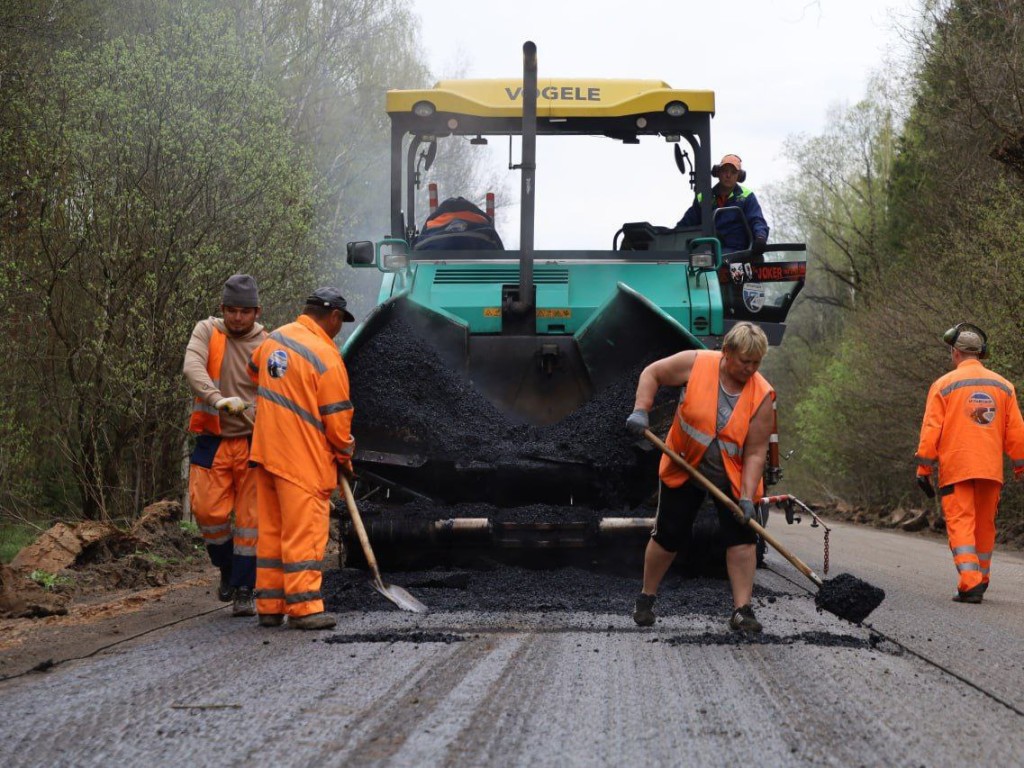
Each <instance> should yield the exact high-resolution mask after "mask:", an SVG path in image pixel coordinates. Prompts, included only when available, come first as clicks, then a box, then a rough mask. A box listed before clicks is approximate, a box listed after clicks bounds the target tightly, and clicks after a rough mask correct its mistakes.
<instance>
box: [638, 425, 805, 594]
mask: <svg viewBox="0 0 1024 768" xmlns="http://www.w3.org/2000/svg"><path fill="white" fill-rule="evenodd" d="M644 437H646V438H647V439H648V440H650V441H651V442H652V443H653V444H654V445H656V446H657V447H658V448H659V449H660V450H661V451H662V453H664V454H665V455H666V456H668V457H669V458H670V459H672V461H674V462H675V463H676V464H678V465H679V466H680V467H682V468H683V469H685V470H686V473H687V474H688V475H689V476H690V477H692V478H693V479H694V480H696V481H697V482H698V483H700V484H701V485H703V486H704V487H705V488H707V489H708V491H710V492H711V495H712V496H714V497H715V498H716V499H718V500H719V501H720V502H722V504H724V505H725V508H726V509H728V510H729V511H730V512H732V513H733V515H734V516H735V517H736V519H737V520H739V521H740V522H741V523H742V522H744V517H743V510H742V509H740V507H739V505H738V504H737V503H736V502H735V501H733V500H732V499H730V498H729V497H728V496H727V495H726V494H725V493H723V492H722V489H721V488H719V487H718V486H717V485H715V484H714V483H712V482H711V481H710V480H708V479H707V478H706V477H704V475H702V474H701V473H700V472H698V471H697V470H696V469H695V468H694V467H692V466H690V463H689V462H688V461H687V460H686V459H684V458H683V457H682V456H680V455H679V454H678V453H676V452H675V451H673V450H672V449H671V448H669V447H668V446H667V445H665V443H663V442H662V441H661V440H659V439H658V436H657V435H655V434H654V433H653V432H651V430H649V429H645V430H644ZM746 524H747V525H749V526H750V527H751V528H753V529H754V532H755V533H757V535H758V536H760V537H761V538H762V539H764V540H765V541H766V542H768V543H769V544H771V545H772V547H774V548H775V549H776V550H778V553H779V554H780V555H782V556H783V557H784V558H786V559H787V560H789V562H791V563H792V564H793V565H794V566H795V567H796V569H797V570H798V571H800V573H802V574H803V575H804V576H806V577H807V578H808V579H810V580H811V581H813V582H814V584H815V586H818V587H820V586H821V585H822V584H824V582H823V581H822V580H821V577H819V576H818V574H816V573H815V572H814V571H812V570H811V569H810V567H809V566H808V565H807V564H806V563H804V562H803V561H802V560H801V559H800V558H798V557H797V556H796V555H794V554H793V553H792V552H790V551H789V550H788V549H786V548H785V547H784V546H782V544H780V543H779V542H778V540H776V538H775V537H774V536H772V535H771V534H770V533H768V531H766V530H765V529H764V526H763V525H761V524H760V523H759V522H757V520H747V521H746Z"/></svg>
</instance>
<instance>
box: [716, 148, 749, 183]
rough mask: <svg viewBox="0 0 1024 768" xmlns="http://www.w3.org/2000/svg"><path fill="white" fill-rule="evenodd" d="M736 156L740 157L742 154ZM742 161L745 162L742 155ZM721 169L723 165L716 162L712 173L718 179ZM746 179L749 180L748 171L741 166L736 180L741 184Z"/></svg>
mask: <svg viewBox="0 0 1024 768" xmlns="http://www.w3.org/2000/svg"><path fill="white" fill-rule="evenodd" d="M736 157H740V156H739V155H736ZM740 162H743V158H742V157H740ZM721 170H722V166H721V165H719V164H718V163H715V164H714V165H712V166H711V175H712V176H714V177H715V178H716V179H717V178H718V172H719V171H721ZM746 180H747V172H746V171H744V170H743V169H742V168H741V169H740V172H739V174H738V175H737V176H736V181H738V182H739V183H740V184H742V183H743V182H744V181H746Z"/></svg>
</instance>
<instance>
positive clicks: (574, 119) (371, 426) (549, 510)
mask: <svg viewBox="0 0 1024 768" xmlns="http://www.w3.org/2000/svg"><path fill="white" fill-rule="evenodd" d="M386 109H387V113H388V115H389V117H390V120H391V167H390V184H391V195H390V232H389V234H388V235H387V236H386V237H382V238H381V239H379V240H378V241H376V242H372V241H360V242H354V243H349V245H348V263H349V265H351V266H352V267H355V268H361V269H375V270H379V271H380V272H381V273H382V281H381V287H380V294H379V300H378V304H377V306H376V307H375V308H374V309H373V310H372V311H371V312H370V314H369V315H368V316H367V317H366V318H365V320H364V321H363V322H362V323H361V324H360V325H359V326H358V327H357V328H356V329H355V330H354V332H353V333H352V334H351V336H350V337H349V338H348V339H347V341H346V343H345V345H344V348H343V355H344V357H345V359H346V363H347V365H348V367H349V370H350V375H351V377H352V392H353V401H354V403H355V406H356V415H355V422H354V433H355V436H356V441H357V452H356V457H355V464H356V468H357V471H358V472H359V473H360V477H361V478H362V479H363V480H364V486H365V485H367V484H377V485H378V487H379V488H381V489H383V492H384V493H385V494H386V495H389V496H391V495H393V496H395V497H401V498H403V499H404V500H409V499H412V500H413V502H414V503H413V504H411V505H409V506H408V507H407V509H414V508H415V509H417V510H418V512H417V514H413V515H407V516H403V515H395V516H391V517H385V519H381V518H380V517H374V516H373V515H370V516H369V517H370V520H369V521H368V522H369V525H370V526H371V536H373V537H375V541H382V542H386V541H389V540H391V541H398V540H406V539H407V540H410V541H419V542H422V540H423V539H424V537H428V538H431V537H432V538H434V539H444V540H446V541H447V540H450V539H455V538H459V537H468V538H470V539H471V540H472V539H473V537H476V538H477V540H480V539H481V537H483V538H488V539H490V540H492V541H493V540H494V539H498V540H500V541H499V543H501V544H502V545H505V544H507V545H510V546H518V547H530V546H546V545H551V546H560V545H561V544H565V543H566V542H570V544H571V545H574V546H575V545H578V546H585V545H586V540H587V539H588V537H593V536H595V535H600V533H601V531H602V530H604V531H605V532H611V531H615V532H621V531H629V530H640V529H643V530H646V528H647V526H649V519H647V518H646V517H645V515H646V513H643V512H633V511H631V510H635V509H636V508H637V507H638V505H641V504H642V503H643V502H644V501H645V500H646V499H649V498H650V496H651V495H652V493H653V491H654V490H655V489H656V487H657V471H656V465H657V462H658V458H659V457H658V456H657V455H656V452H654V451H652V450H651V447H650V445H646V444H644V443H645V441H637V440H635V439H634V438H631V437H630V436H629V435H628V434H626V431H625V429H624V428H623V422H624V419H625V417H626V416H627V415H628V414H629V412H630V410H631V409H632V402H633V399H632V395H633V391H634V390H635V386H636V377H637V375H638V374H639V372H640V370H642V368H643V366H644V365H647V364H649V363H650V362H652V361H653V360H655V359H658V358H659V357H662V356H665V355H667V354H671V353H673V352H678V351H681V350H685V349H701V348H714V347H716V346H717V345H718V344H719V343H720V340H721V338H722V336H723V335H724V334H725V333H726V332H727V331H728V329H729V328H730V327H731V325H732V324H734V323H736V322H738V321H741V320H750V321H752V322H755V323H757V324H758V325H760V326H761V327H762V328H763V329H764V330H765V332H766V333H767V335H768V338H769V341H770V343H772V344H778V343H780V342H781V340H782V338H783V335H784V332H785V321H786V316H787V313H788V312H789V309H790V307H791V306H792V304H793V301H794V299H795V298H796V297H797V295H798V294H799V292H800V290H801V288H802V287H803V284H804V277H805V268H806V259H805V253H804V246H803V245H802V244H770V245H769V247H768V251H767V252H766V254H765V256H764V258H758V259H755V258H753V257H752V254H751V253H750V251H740V252H736V253H730V254H725V255H723V253H722V248H721V244H720V242H719V240H718V238H717V237H716V236H715V221H716V216H715V215H714V211H713V208H712V194H711V184H710V178H711V158H712V154H711V119H712V117H713V115H714V112H715V98H714V94H713V93H712V92H711V91H705V90H678V89H674V88H671V87H670V86H669V85H667V84H666V83H664V82H661V81H657V80H609V79H560V78H545V79H539V78H538V75H537V57H536V49H535V47H534V46H533V44H532V43H527V44H526V45H524V67H523V76H522V79H518V78H516V79H508V80H450V81H442V82H439V83H438V84H437V85H436V86H435V87H434V88H429V89H422V90H393V91H389V92H388V93H387V101H386ZM538 136H540V137H557V138H558V140H559V141H566V142H572V141H574V140H578V139H579V137H605V138H607V139H608V140H609V141H611V142H617V143H619V144H620V145H621V146H622V148H623V151H629V149H630V147H631V145H635V144H637V143H639V142H641V141H658V142H663V143H668V144H670V145H671V147H672V149H671V150H670V151H671V153H672V154H673V155H674V162H675V164H676V165H677V166H678V167H679V170H680V171H682V172H684V173H687V174H688V176H689V179H690V183H691V186H693V188H694V191H695V192H696V193H700V195H701V200H702V205H703V208H704V210H703V217H702V218H703V222H704V223H703V224H702V225H701V226H699V227H692V228H683V229H676V228H665V227H658V226H653V225H651V224H649V223H646V222H629V223H626V224H624V225H623V226H622V227H621V228H619V230H618V231H617V232H609V233H608V242H609V245H610V246H611V247H610V249H608V250H593V249H581V250H535V248H534V228H535V221H536V217H537V216H538V212H537V211H536V210H535V208H536V206H535V192H536V185H537V183H543V172H542V169H540V171H539V169H538V168H537V167H536V142H537V137H538ZM504 137H520V140H521V142H520V143H521V157H520V158H519V162H518V163H512V162H511V161H510V168H511V169H512V170H513V171H514V172H515V173H518V174H519V175H520V177H521V178H520V179H519V181H520V184H519V186H520V190H521V194H520V222H519V224H520V226H519V246H518V249H515V250H508V249H504V248H494V247H493V245H492V244H490V243H487V244H486V245H487V247H486V248H484V247H480V248H475V247H473V246H472V241H470V247H466V242H462V243H459V245H458V247H452V248H450V249H444V248H441V249H438V248H436V247H431V248H429V249H420V248H418V247H417V245H418V243H419V242H420V240H421V239H422V237H423V229H424V224H423V222H424V220H425V219H426V217H427V216H428V215H429V214H430V213H431V212H432V210H433V207H434V201H431V203H430V204H429V205H428V206H426V207H425V209H424V210H422V211H419V210H417V202H418V200H419V199H420V198H421V197H422V194H420V192H421V188H422V187H423V186H424V184H425V181H424V179H425V175H426V173H427V171H429V169H430V167H431V164H432V163H433V161H434V160H435V158H436V157H438V156H439V155H438V153H437V147H438V146H439V144H441V143H442V142H446V141H461V142H469V143H471V144H482V143H486V141H487V140H488V139H490V140H494V139H496V138H497V140H504ZM508 140H509V142H510V148H511V142H512V139H511V138H510V139H508ZM545 140H547V139H545ZM510 152H511V149H510ZM667 158H668V152H666V159H667ZM670 162H671V161H670ZM635 173H636V174H637V175H639V176H642V174H643V169H642V168H641V167H637V168H636V169H635ZM585 192H586V190H582V191H581V194H584V193H585ZM596 193H598V191H596V190H595V194H596ZM602 193H604V192H603V191H602ZM481 202H483V201H481ZM688 204H689V200H680V210H682V209H683V208H685V207H686V206H687V205H688ZM487 213H488V214H490V212H489V211H487ZM540 215H545V214H544V212H541V214H540ZM548 215H556V213H555V212H549V214H548ZM506 239H509V238H507V237H506ZM481 244H483V242H482V241H481ZM677 397H678V392H665V393H660V395H659V399H658V405H657V407H656V409H655V411H654V412H653V413H652V416H653V417H654V421H653V422H652V423H653V424H654V425H655V428H656V429H657V425H658V423H659V420H660V423H661V425H662V427H663V430H662V433H663V432H664V429H667V425H668V423H669V420H670V419H671V418H672V413H673V412H674V408H675V402H676V398H677ZM770 472H771V473H772V475H773V476H772V477H770V478H769V480H772V481H774V480H775V479H777V474H778V470H777V462H775V463H774V467H773V468H770ZM474 505H476V508H480V509H484V508H486V509H487V510H489V511H488V512H486V513H480V512H479V511H477V512H474ZM509 508H519V509H522V508H528V509H529V510H530V511H529V513H528V514H527V517H529V518H530V519H529V520H525V521H524V520H522V519H518V520H514V521H510V522H506V523H502V522H500V521H498V520H497V519H496V518H497V517H500V514H499V513H497V512H495V510H496V509H509ZM452 510H456V512H455V517H453V516H452V515H453V513H452ZM567 518H586V519H585V520H579V519H567ZM467 521H469V522H467ZM508 526H514V530H513V529H512V528H509V527H508ZM573 526H575V527H573ZM381 546H382V547H383V546H385V544H383V543H382V545H381Z"/></svg>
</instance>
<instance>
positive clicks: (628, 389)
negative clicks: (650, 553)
mask: <svg viewBox="0 0 1024 768" xmlns="http://www.w3.org/2000/svg"><path fill="white" fill-rule="evenodd" d="M366 335H367V336H368V338H366V339H365V340H361V343H360V344H358V345H356V346H355V347H354V349H353V350H352V351H351V352H350V353H349V354H347V355H346V364H347V366H348V369H349V376H350V380H351V392H352V401H353V404H354V406H355V412H354V417H353V425H352V430H353V434H354V435H355V436H356V443H357V452H356V464H357V468H361V469H362V470H363V471H365V472H366V473H367V474H377V475H379V476H381V477H383V478H384V479H386V480H388V481H390V482H392V483H393V484H394V485H395V486H398V487H403V488H407V489H409V490H411V491H413V492H416V493H419V494H422V495H423V496H425V497H428V498H431V499H434V500H436V501H439V502H444V503H458V502H476V503H487V504H493V505H496V506H522V505H530V504H536V503H546V504H555V505H566V506H568V505H571V504H578V505H585V506H590V507H594V508H599V509H613V510H621V509H623V508H625V507H633V506H636V505H637V504H639V503H640V502H642V501H643V500H644V499H645V498H647V497H649V496H650V495H651V494H652V493H654V491H655V490H656V488H657V470H656V468H657V463H658V460H659V457H658V456H656V455H655V454H654V452H653V451H651V450H650V447H649V446H646V445H643V444H641V443H640V442H639V441H637V439H636V438H635V437H634V436H632V435H630V434H629V432H628V431H627V430H626V429H625V427H624V422H625V419H626V417H627V416H628V415H629V413H630V412H631V411H632V409H633V401H634V396H635V393H636V385H637V380H638V378H639V375H640V372H641V370H643V367H644V366H645V365H647V364H648V363H650V362H653V361H654V360H657V359H659V358H660V357H664V356H666V355H668V354H672V353H674V352H677V351H679V349H680V347H678V346H675V347H673V346H670V345H669V344H668V343H667V341H664V340H662V341H661V342H659V345H655V346H651V347H650V348H649V349H645V350H644V354H643V355H642V357H640V358H639V359H638V360H637V361H636V362H635V363H634V364H631V365H628V366H624V367H623V368H621V369H619V370H616V371H615V375H614V376H608V377H606V379H605V380H604V381H602V382H601V386H600V388H599V389H596V391H593V392H592V393H591V396H590V397H589V398H588V399H586V400H585V401H584V402H583V403H582V404H581V405H580V407H578V408H577V409H575V410H573V411H572V412H571V413H569V414H568V415H567V416H565V417H564V418H562V419H561V420H559V421H557V422H556V423H552V424H544V425H537V424H531V423H525V422H524V421H523V420H522V419H521V418H518V417H516V416H515V415H514V414H512V413H509V412H508V411H506V410H503V409H501V408H499V407H498V406H497V405H495V403H493V402H492V401H491V400H489V399H488V397H486V396H485V395H484V394H483V393H482V392H481V391H480V390H479V389H477V388H476V386H474V383H473V381H471V380H470V379H469V378H467V376H466V375H465V372H464V371H462V370H459V369H458V367H457V366H453V365H452V363H451V361H450V360H447V359H445V357H444V356H443V355H442V354H441V353H440V352H439V351H438V348H437V345H436V344H435V343H434V342H435V341H436V340H435V339H433V338H432V337H430V336H427V335H425V334H424V331H423V329H422V328H418V327H417V324H416V323H415V322H413V318H410V317H408V316H405V315H396V316H395V317H393V318H392V319H391V320H389V322H387V323H386V324H383V325H381V326H380V327H378V328H375V329H373V332H372V333H368V334H366ZM510 375H511V374H510ZM677 398H678V390H677V389H671V388H665V389H663V390H661V391H660V392H659V393H658V396H657V398H656V406H655V408H654V409H653V411H652V414H656V415H661V414H664V416H666V417H667V418H668V419H670V418H671V414H672V411H673V410H674V404H675V402H676V399H677ZM667 423H668V422H667V420H666V421H665V424H666V426H667Z"/></svg>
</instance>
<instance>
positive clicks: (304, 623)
mask: <svg viewBox="0 0 1024 768" xmlns="http://www.w3.org/2000/svg"><path fill="white" fill-rule="evenodd" d="M337 623H338V620H337V619H335V618H334V617H333V616H331V614H329V613H323V612H321V613H311V614H309V615H308V616H298V617H296V616H292V617H290V618H289V619H288V626H289V627H291V628H292V629H330V628H331V627H333V626H334V625H335V624H337Z"/></svg>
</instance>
